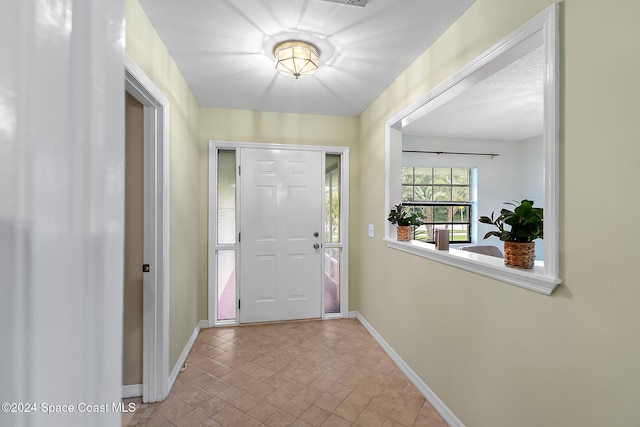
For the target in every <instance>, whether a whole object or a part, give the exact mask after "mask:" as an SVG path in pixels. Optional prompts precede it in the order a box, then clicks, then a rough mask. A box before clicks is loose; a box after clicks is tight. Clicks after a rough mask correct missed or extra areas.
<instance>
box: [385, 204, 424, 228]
mask: <svg viewBox="0 0 640 427" xmlns="http://www.w3.org/2000/svg"><path fill="white" fill-rule="evenodd" d="M394 208H395V209H391V211H390V212H389V217H388V218H387V220H388V221H389V222H390V223H391V224H398V225H399V226H405V225H416V226H418V225H422V217H423V216H422V213H421V212H415V211H414V212H412V213H409V211H408V210H407V207H406V206H402V205H401V204H400V205H395V207H394Z"/></svg>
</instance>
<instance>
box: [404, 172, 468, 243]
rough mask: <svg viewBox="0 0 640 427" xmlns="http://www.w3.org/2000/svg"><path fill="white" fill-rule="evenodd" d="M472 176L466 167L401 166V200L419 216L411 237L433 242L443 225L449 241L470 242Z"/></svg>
mask: <svg viewBox="0 0 640 427" xmlns="http://www.w3.org/2000/svg"><path fill="white" fill-rule="evenodd" d="M472 176H473V174H472V169H468V168H445V167H415V166H404V167H402V204H403V205H404V206H407V207H409V210H410V211H419V212H420V213H422V216H423V219H422V221H423V225H421V226H420V227H415V228H414V230H413V239H415V240H422V241H424V242H431V243H433V242H434V237H435V230H437V229H444V230H449V241H450V242H452V243H469V242H471V233H472V230H471V218H472V215H471V209H472V207H473V200H472V194H473V191H472V185H473V183H472Z"/></svg>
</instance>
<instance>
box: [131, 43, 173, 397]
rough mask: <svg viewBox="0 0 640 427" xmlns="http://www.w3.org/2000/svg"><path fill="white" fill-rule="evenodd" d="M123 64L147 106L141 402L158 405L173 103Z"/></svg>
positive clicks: (163, 363)
mask: <svg viewBox="0 0 640 427" xmlns="http://www.w3.org/2000/svg"><path fill="white" fill-rule="evenodd" d="M124 64H125V87H126V90H127V91H128V92H129V93H130V94H131V95H133V96H134V97H135V98H136V99H137V100H138V101H139V102H140V103H142V105H143V106H144V195H145V196H144V197H145V200H144V228H145V230H144V263H145V264H149V266H150V271H149V272H148V273H144V284H143V301H144V302H143V307H144V309H143V310H144V318H143V333H142V335H143V338H142V342H143V352H142V353H143V354H142V400H143V401H144V402H158V401H161V400H164V399H165V398H166V397H167V395H168V394H169V285H168V283H169V100H168V99H167V98H166V97H165V96H164V95H163V94H162V92H160V90H159V89H158V88H157V87H156V86H155V84H154V83H153V82H152V81H151V79H149V77H147V75H146V74H145V73H144V72H143V71H142V70H141V69H140V67H138V65H137V64H136V63H135V62H134V61H133V60H132V59H131V58H130V57H129V56H127V55H125V57H124ZM141 268H142V266H141Z"/></svg>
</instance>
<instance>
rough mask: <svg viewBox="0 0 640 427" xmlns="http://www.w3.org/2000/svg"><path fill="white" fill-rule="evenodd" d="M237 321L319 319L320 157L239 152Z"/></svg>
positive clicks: (287, 152) (312, 153) (249, 150)
mask: <svg viewBox="0 0 640 427" xmlns="http://www.w3.org/2000/svg"><path fill="white" fill-rule="evenodd" d="M240 165H241V169H240V172H241V173H240V185H241V188H240V190H241V191H240V207H241V214H240V233H241V240H240V301H241V306H240V322H242V323H249V322H266V321H277V320H292V319H307V318H315V317H320V315H321V305H322V303H321V278H322V270H321V261H322V233H321V231H322V230H321V226H322V186H321V185H322V153H321V152H319V151H295V150H269V149H254V148H243V149H241V157H240Z"/></svg>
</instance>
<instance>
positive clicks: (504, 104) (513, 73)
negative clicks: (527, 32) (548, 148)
mask: <svg viewBox="0 0 640 427" xmlns="http://www.w3.org/2000/svg"><path fill="white" fill-rule="evenodd" d="M543 72H544V50H543V48H542V46H541V47H538V48H537V49H535V50H533V51H531V52H530V53H528V54H526V55H524V56H523V57H521V58H519V59H517V60H515V61H514V62H512V63H511V64H509V65H506V66H505V67H504V68H502V69H500V70H499V71H497V72H496V73H495V74H493V75H491V76H489V77H487V78H486V79H484V80H482V81H481V82H479V83H478V84H476V85H475V86H473V87H471V88H469V89H467V90H465V91H464V92H462V94H460V95H458V96H457V97H455V98H453V99H452V100H450V101H449V102H447V103H445V104H443V105H442V106H440V107H438V108H437V109H435V110H433V111H431V112H429V113H428V114H426V115H425V116H423V117H422V118H420V119H418V120H416V121H414V122H413V123H411V124H409V125H407V126H405V127H404V128H403V133H405V134H407V135H422V136H439V137H449V138H473V139H492V140H508V141H522V140H525V139H529V138H532V137H535V136H539V135H542V133H543V129H544V117H543V112H544V105H543V101H544V73H543Z"/></svg>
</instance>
